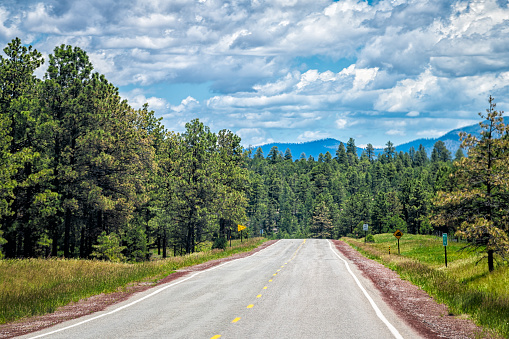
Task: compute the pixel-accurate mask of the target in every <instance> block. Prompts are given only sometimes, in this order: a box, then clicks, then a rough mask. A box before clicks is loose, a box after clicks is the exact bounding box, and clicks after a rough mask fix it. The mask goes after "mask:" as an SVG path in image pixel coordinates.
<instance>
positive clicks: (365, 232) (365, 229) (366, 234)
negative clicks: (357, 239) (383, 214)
mask: <svg viewBox="0 0 509 339" xmlns="http://www.w3.org/2000/svg"><path fill="white" fill-rule="evenodd" d="M368 228H369V225H368V224H364V225H362V230H363V231H364V242H367V239H368Z"/></svg>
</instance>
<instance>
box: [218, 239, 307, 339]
mask: <svg viewBox="0 0 509 339" xmlns="http://www.w3.org/2000/svg"><path fill="white" fill-rule="evenodd" d="M304 243H306V239H304V241H302V243H301V244H300V245H299V247H297V249H296V250H295V253H294V254H293V256H292V258H291V259H290V260H288V262H285V264H284V265H282V266H281V268H284V267H285V265H288V263H289V262H290V261H292V260H293V259H294V258H295V257H296V256H297V253H298V252H299V250H300V248H301V247H302V245H304ZM280 271H281V269H279V270H277V272H280ZM276 275H277V273H274V274H273V276H274V277H275V276H276ZM269 282H272V279H270V280H269ZM267 288H268V287H267V286H264V287H263V289H264V290H266V289H267ZM261 297H262V295H261V294H258V295H257V296H256V298H261ZM253 307H254V304H249V305H247V307H246V308H253ZM239 320H240V317H237V318H235V319H233V320H232V323H236V322H238V321H239ZM219 338H221V335H219V334H217V335H215V336H213V337H212V338H210V339H219Z"/></svg>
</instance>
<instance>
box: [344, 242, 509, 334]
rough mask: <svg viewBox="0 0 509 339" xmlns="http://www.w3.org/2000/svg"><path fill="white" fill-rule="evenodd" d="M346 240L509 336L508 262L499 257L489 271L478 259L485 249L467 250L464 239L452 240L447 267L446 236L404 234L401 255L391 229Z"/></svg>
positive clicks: (458, 310)
mask: <svg viewBox="0 0 509 339" xmlns="http://www.w3.org/2000/svg"><path fill="white" fill-rule="evenodd" d="M343 240H344V241H346V242H347V243H348V244H350V245H351V246H353V247H354V248H356V249H358V250H359V251H360V252H361V253H363V254H364V255H366V256H367V257H369V258H371V259H375V260H377V261H379V262H381V263H382V264H384V265H385V266H387V267H390V268H391V269H393V270H395V271H397V272H398V273H399V274H400V276H401V277H402V278H404V279H406V280H409V281H410V282H412V283H413V284H415V285H417V286H420V287H421V288H422V289H423V290H425V291H426V292H428V293H429V294H430V295H431V296H433V297H434V298H435V299H436V300H437V301H438V302H441V303H444V304H446V305H448V306H449V310H450V312H452V313H453V314H454V315H465V314H467V315H469V316H470V317H471V318H472V319H473V320H474V321H475V322H476V323H477V324H479V325H481V326H483V327H485V328H487V329H492V330H494V331H496V332H497V333H499V334H500V335H502V336H504V337H505V338H509V265H507V264H504V263H503V261H501V260H500V259H499V265H498V266H496V268H495V271H494V272H492V273H489V271H488V265H487V263H486V260H482V261H481V262H479V259H481V257H482V254H476V253H472V252H470V251H468V250H462V248H464V247H465V243H462V242H459V243H458V242H451V241H449V243H448V246H447V262H448V265H447V267H445V253H444V246H443V243H442V238H437V237H434V236H425V235H411V234H405V235H404V236H403V237H402V238H401V239H400V251H401V255H398V254H397V253H398V246H397V239H396V238H395V237H394V236H393V235H392V234H379V235H375V243H364V239H351V238H343ZM389 246H390V247H391V255H389ZM478 262H479V263H478Z"/></svg>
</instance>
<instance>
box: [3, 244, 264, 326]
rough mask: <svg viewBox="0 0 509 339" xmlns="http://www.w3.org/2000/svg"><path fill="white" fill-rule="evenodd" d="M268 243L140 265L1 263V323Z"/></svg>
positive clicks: (65, 261) (73, 261) (72, 261)
mask: <svg viewBox="0 0 509 339" xmlns="http://www.w3.org/2000/svg"><path fill="white" fill-rule="evenodd" d="M264 241H266V239H264V238H253V239H249V240H244V241H243V242H242V243H241V242H240V240H234V241H233V242H232V247H231V248H230V247H227V248H226V250H224V251H222V250H205V251H203V252H197V253H193V254H190V255H186V256H182V257H171V258H167V259H164V260H154V261H147V262H142V263H132V264H130V263H111V262H106V261H97V260H78V259H51V260H46V259H16V260H0V324H4V323H6V322H10V321H14V320H17V319H21V318H24V317H29V316H33V315H40V314H46V313H51V312H53V311H55V310H56V309H57V308H58V307H59V306H63V305H66V304H68V303H70V302H72V301H78V300H80V299H83V298H88V297H90V296H92V295H96V294H100V293H110V292H115V291H118V290H119V289H122V288H125V287H126V286H127V285H128V284H130V283H134V282H147V281H148V282H154V283H155V282H157V281H158V280H160V279H162V278H163V277H165V276H167V275H168V274H171V273H172V272H174V271H175V270H177V269H180V268H183V267H186V266H191V265H196V264H200V263H204V262H206V261H209V260H213V259H219V258H224V257H228V256H231V255H233V254H235V253H239V252H246V251H250V250H252V249H254V248H256V247H258V246H259V245H261V244H262V243H263V242H264Z"/></svg>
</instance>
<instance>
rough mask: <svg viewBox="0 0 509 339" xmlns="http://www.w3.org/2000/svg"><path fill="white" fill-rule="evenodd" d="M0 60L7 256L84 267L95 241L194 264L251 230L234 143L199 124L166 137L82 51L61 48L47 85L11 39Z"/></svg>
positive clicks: (131, 253) (37, 59)
mask: <svg viewBox="0 0 509 339" xmlns="http://www.w3.org/2000/svg"><path fill="white" fill-rule="evenodd" d="M4 53H5V56H2V57H1V58H0V111H1V115H0V126H1V128H0V134H1V135H0V176H1V178H0V185H1V186H0V225H1V228H0V246H1V251H0V253H2V254H0V255H2V256H3V255H5V256H6V257H9V258H15V257H35V256H63V257H66V258H70V257H81V258H87V257H91V256H92V254H94V253H97V251H96V250H97V249H98V247H97V246H98V245H100V244H98V241H102V242H103V243H108V241H109V242H111V240H112V239H120V241H121V244H119V245H122V248H123V253H122V255H123V256H124V257H126V258H128V259H130V260H145V259H147V258H148V247H149V246H152V245H154V246H157V247H158V248H159V250H161V249H162V250H163V252H164V253H163V255H164V256H166V248H167V247H173V248H174V250H175V252H178V253H181V254H182V253H191V252H193V251H195V249H196V246H197V245H198V244H199V243H200V242H202V241H204V240H207V239H210V238H211V237H212V236H213V233H214V231H215V233H216V237H217V236H218V233H219V232H223V233H224V232H225V229H226V227H229V223H230V220H231V219H234V220H235V221H238V222H242V221H244V219H245V208H244V206H245V205H246V204H247V202H246V195H245V193H244V191H245V188H244V186H245V177H247V174H246V169H245V168H242V167H241V166H240V163H241V162H242V159H243V154H242V147H241V146H240V138H239V137H238V136H236V135H235V134H233V133H232V132H230V131H227V130H222V131H220V132H219V133H217V134H216V133H212V132H211V131H210V130H209V128H208V127H206V126H204V125H203V124H202V123H201V122H200V121H198V120H193V121H191V122H190V123H188V124H187V125H186V132H185V133H182V134H177V133H173V132H171V131H167V130H165V129H164V128H163V126H162V124H161V119H160V118H159V119H158V118H156V117H155V115H154V112H153V111H149V110H148V106H146V105H145V106H144V107H143V108H142V109H137V110H135V109H133V108H132V107H131V106H129V104H128V103H127V101H125V100H122V99H121V98H120V96H119V94H118V89H117V88H116V87H115V86H113V85H112V84H111V83H109V82H108V81H107V80H106V78H105V77H104V75H101V74H98V73H94V72H93V66H92V63H91V62H90V60H89V58H88V56H87V54H86V52H85V51H83V50H82V49H80V48H78V47H72V46H66V45H61V46H58V47H56V48H55V49H54V52H53V54H50V55H49V61H48V64H49V65H48V68H47V71H46V73H45V75H44V79H42V80H41V79H38V78H37V77H36V76H35V75H34V72H35V70H36V69H37V68H38V67H40V66H41V65H42V63H43V62H44V60H43V58H42V56H41V54H40V53H39V52H38V51H37V50H35V49H32V47H31V46H29V47H26V46H24V45H22V43H21V41H20V40H19V39H14V40H12V42H10V43H9V44H8V46H7V47H6V48H5V49H4ZM215 225H221V228H219V227H217V230H216V228H215ZM98 239H99V240H98Z"/></svg>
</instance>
